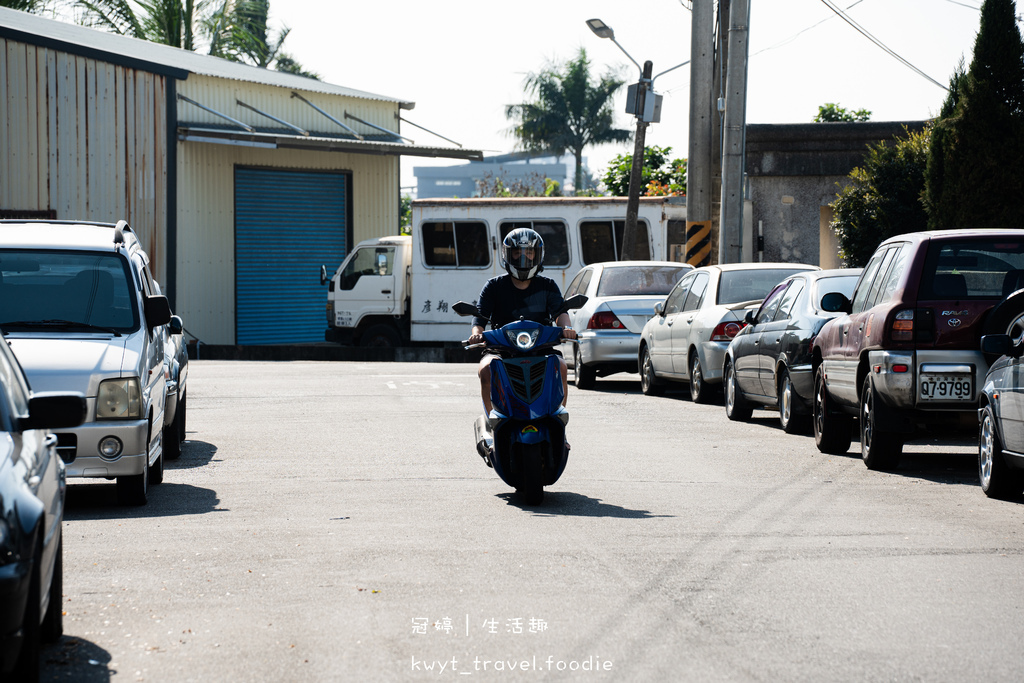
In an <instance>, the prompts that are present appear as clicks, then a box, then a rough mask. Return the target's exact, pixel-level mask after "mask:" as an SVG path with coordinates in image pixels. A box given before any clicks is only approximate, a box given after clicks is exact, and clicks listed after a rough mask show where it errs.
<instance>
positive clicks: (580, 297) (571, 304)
mask: <svg viewBox="0 0 1024 683" xmlns="http://www.w3.org/2000/svg"><path fill="white" fill-rule="evenodd" d="M588 298H589V297H587V296H586V295H585V294H577V295H576V296H571V297H569V298H568V299H566V300H565V301H563V302H562V305H561V306H559V308H558V311H557V312H556V313H555V315H554V317H556V318H557V317H558V316H560V315H562V314H563V313H565V312H567V311H571V310H573V309H574V308H583V306H584V305H586V303H587V299H588Z"/></svg>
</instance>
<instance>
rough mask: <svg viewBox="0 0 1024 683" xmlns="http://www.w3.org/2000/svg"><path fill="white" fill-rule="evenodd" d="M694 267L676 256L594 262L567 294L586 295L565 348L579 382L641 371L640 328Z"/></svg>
mask: <svg viewBox="0 0 1024 683" xmlns="http://www.w3.org/2000/svg"><path fill="white" fill-rule="evenodd" d="M690 270H693V266H691V265H689V264H686V263H677V262H675V261H612V262H607V263H595V264H592V265H589V266H587V267H585V268H583V269H582V270H580V272H579V273H577V274H576V277H574V278H573V279H572V282H570V283H569V286H568V287H566V288H565V297H566V298H568V297H570V296H573V295H575V294H585V295H586V296H587V297H588V298H587V303H586V305H585V306H583V308H579V309H576V310H573V311H569V319H570V320H571V322H572V327H573V329H575V330H576V334H577V335H578V336H577V339H576V340H575V342H567V343H566V344H564V345H563V347H562V350H563V353H564V355H565V357H566V362H567V363H568V364H569V365H570V366H572V368H573V375H574V377H575V379H576V386H577V387H579V388H580V389H590V388H592V387H593V386H594V381H595V379H596V378H597V377H604V376H606V375H612V374H615V373H617V372H636V371H637V364H636V363H637V355H636V354H637V348H638V347H639V344H640V330H642V329H643V326H644V323H646V322H647V321H648V319H650V317H651V316H652V315H653V314H654V304H656V303H658V302H659V301H661V300H663V299H664V298H665V295H666V294H668V293H669V290H671V289H672V287H673V286H674V285H675V284H676V283H677V282H679V279H680V278H681V277H682V276H683V275H685V274H686V273H687V271H690Z"/></svg>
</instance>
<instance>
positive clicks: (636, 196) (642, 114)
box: [587, 19, 690, 260]
mask: <svg viewBox="0 0 1024 683" xmlns="http://www.w3.org/2000/svg"><path fill="white" fill-rule="evenodd" d="M587 26H589V27H590V30H591V31H593V32H594V35H596V36H597V37H598V38H608V39H609V40H611V41H612V42H613V43H615V45H616V46H617V47H618V48H619V49H620V50H622V54H624V55H626V56H627V57H629V61H631V62H633V63H634V64H636V67H637V68H638V69H640V80H639V82H637V84H636V85H635V86H630V88H629V90H630V92H629V93H628V95H627V97H626V113H627V114H633V115H634V116H636V135H635V136H634V145H633V166H632V168H631V169H630V173H629V190H627V192H626V226H625V229H624V230H623V231H622V250H621V256H620V258H622V259H623V260H626V259H631V258H633V257H634V256H635V255H636V254H635V252H636V232H637V231H636V222H637V214H638V213H639V212H640V182H641V177H642V175H643V166H644V143H645V140H646V137H647V124H648V123H657V122H658V121H660V120H661V95H659V94H658V93H656V92H654V79H656V78H657V77H658V76H661V75H663V74H667V73H668V72H669V71H672V70H673V69H678V68H679V67H681V66H685V65H687V64H689V63H690V60H686V61H685V62H683V63H682V64H676V65H675V66H673V67H672V68H671V69H666V70H665V71H662V72H661V73H659V74H658V76H654V77H653V78H652V77H651V72H652V71H653V70H654V64H653V63H652V62H651V61H650V60H648V61H646V62H644V65H643V67H641V66H640V64H639V63H637V61H636V60H635V59H633V56H632V55H631V54H629V53H628V52H626V48H624V47H622V46H621V45H619V41H617V40H615V31H613V30H612V27H611V26H609V25H608V24H606V23H604V22H603V21H601V20H600V19H587ZM648 91H650V92H651V94H653V95H654V98H653V99H651V100H650V102H648V99H647V93H648ZM644 258H647V256H646V255H645V256H644Z"/></svg>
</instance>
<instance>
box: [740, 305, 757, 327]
mask: <svg viewBox="0 0 1024 683" xmlns="http://www.w3.org/2000/svg"><path fill="white" fill-rule="evenodd" d="M743 322H745V323H746V324H748V325H754V324H756V323H757V311H755V310H754V309H752V308H748V309H747V314H746V315H745V316H743Z"/></svg>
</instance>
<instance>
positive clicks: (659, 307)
mask: <svg viewBox="0 0 1024 683" xmlns="http://www.w3.org/2000/svg"><path fill="white" fill-rule="evenodd" d="M654 315H665V302H664V301H659V302H658V303H656V304H654Z"/></svg>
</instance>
